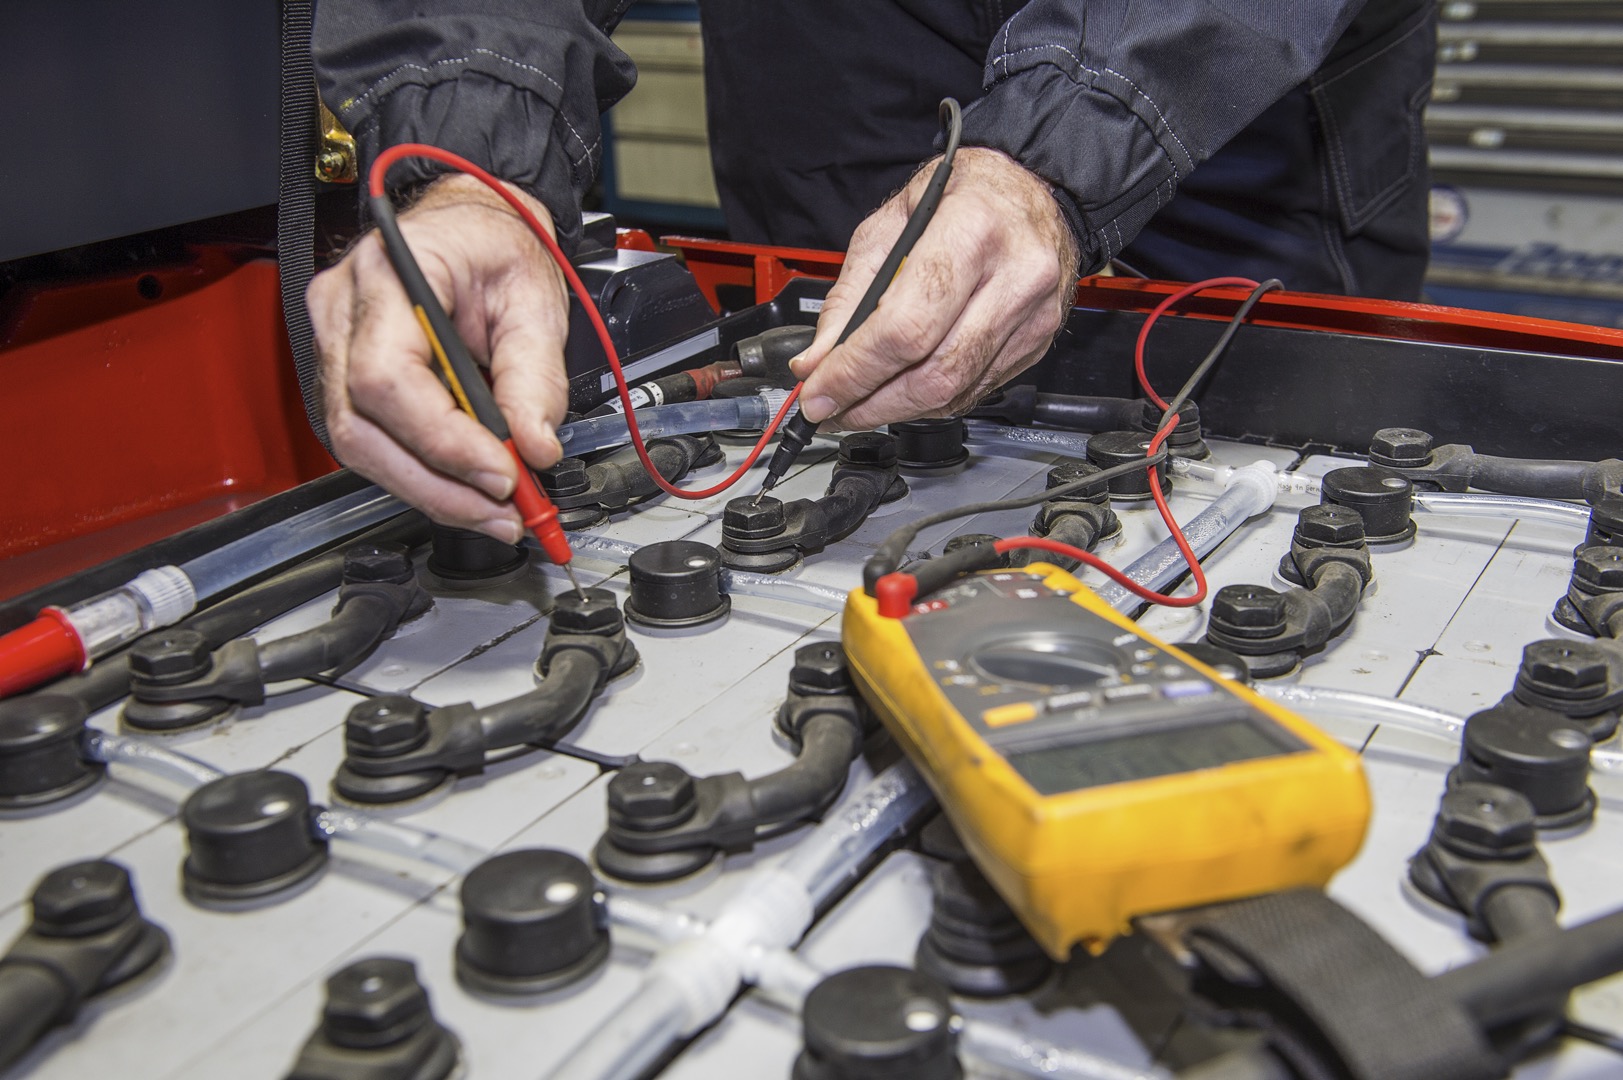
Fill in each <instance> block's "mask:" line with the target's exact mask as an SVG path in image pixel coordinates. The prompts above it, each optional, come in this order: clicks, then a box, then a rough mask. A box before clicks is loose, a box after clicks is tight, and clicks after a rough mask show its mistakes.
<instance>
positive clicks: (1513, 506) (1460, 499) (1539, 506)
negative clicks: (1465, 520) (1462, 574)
mask: <svg viewBox="0 0 1623 1080" xmlns="http://www.w3.org/2000/svg"><path fill="white" fill-rule="evenodd" d="M1414 508H1415V509H1416V510H1423V511H1425V512H1426V513H1428V514H1454V515H1458V516H1462V517H1497V518H1512V517H1514V518H1528V519H1531V520H1534V521H1550V522H1554V523H1556V524H1558V525H1572V526H1574V527H1576V528H1579V529H1586V528H1588V527H1589V507H1588V506H1586V505H1585V504H1583V503H1570V502H1562V501H1560V500H1559V499H1528V498H1524V497H1522V496H1519V495H1492V494H1489V493H1487V492H1463V491H1417V492H1415V494H1414Z"/></svg>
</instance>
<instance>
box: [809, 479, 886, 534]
mask: <svg viewBox="0 0 1623 1080" xmlns="http://www.w3.org/2000/svg"><path fill="white" fill-rule="evenodd" d="M890 482H891V477H890V476H889V475H888V474H886V473H882V472H867V471H862V472H854V471H853V472H847V473H843V474H841V475H839V476H837V477H836V478H835V480H834V484H833V486H832V487H830V488H829V490H828V494H826V495H824V496H823V497H822V498H821V499H818V500H816V501H815V502H813V503H812V504H811V505H810V506H808V507H807V508H806V529H805V531H806V532H808V533H821V534H822V536H823V537H824V542H825V543H830V544H832V543H833V542H834V541H836V540H842V539H844V538H845V537H847V536H850V535H851V534H852V533H854V532H856V531H857V530H858V529H859V528H861V527H862V523H863V522H864V521H867V520H868V515H869V514H871V513H873V512H874V508H875V507H877V506H878V505H879V500H880V499H883V498H884V497H885V492H886V491H887V490H888V489H889V488H890Z"/></svg>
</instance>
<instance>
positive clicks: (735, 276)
mask: <svg viewBox="0 0 1623 1080" xmlns="http://www.w3.org/2000/svg"><path fill="white" fill-rule="evenodd" d="M661 243H663V244H665V245H666V246H668V247H671V248H674V249H675V250H677V251H679V252H681V253H682V255H683V257H684V258H685V259H686V260H687V265H688V269H689V270H691V271H692V272H693V275H694V277H695V278H697V279H698V281H699V287H700V289H701V290H702V291H703V292H704V294H705V296H706V298H707V299H709V301H710V303H711V304H712V305H713V306H714V307H716V308H717V310H720V308H721V304H720V302H719V301H718V299H717V295H716V286H717V285H732V286H745V287H749V288H753V289H754V290H755V301H756V302H757V303H765V302H766V301H768V300H770V299H772V297H774V296H776V295H777V294H778V292H779V291H780V290H781V289H782V288H783V287H784V286H785V285H787V284H788V283H789V282H790V281H791V280H792V279H794V278H797V277H817V278H833V277H835V276H837V275H838V274H839V270H840V265H841V263H842V261H843V257H842V256H841V255H838V254H835V253H830V252H822V251H810V250H807V249H805V248H777V247H767V246H762V245H755V244H735V243H731V242H729V241H724V240H705V239H700V238H695V237H686V236H667V237H663V238H662V239H661ZM1181 287H1182V285H1181V284H1180V283H1176V282H1168V281H1143V280H1139V279H1137V278H1121V277H1088V278H1083V279H1082V280H1081V281H1080V282H1078V283H1077V287H1076V303H1077V306H1078V307H1084V308H1099V309H1105V310H1110V311H1131V312H1142V313H1144V314H1148V313H1149V312H1150V310H1151V309H1153V308H1154V307H1155V305H1156V304H1158V303H1160V302H1161V301H1162V300H1163V299H1165V298H1166V297H1167V296H1170V295H1171V294H1172V293H1174V292H1176V291H1177V290H1178V289H1179V288H1181ZM1245 295H1246V290H1244V289H1233V288H1231V289H1212V290H1210V291H1208V292H1204V293H1202V294H1200V295H1199V296H1197V297H1191V298H1190V299H1189V300H1188V301H1186V302H1183V303H1180V304H1179V305H1178V306H1177V308H1176V309H1174V310H1175V313H1176V314H1178V315H1186V316H1195V317H1200V318H1212V319H1227V318H1228V317H1229V316H1230V315H1232V314H1233V312H1234V305H1235V304H1236V303H1237V302H1239V301H1240V300H1242V299H1244V298H1245ZM1249 321H1251V322H1253V323H1258V324H1261V325H1265V326H1280V327H1288V328H1292V329H1298V330H1319V331H1331V332H1334V333H1342V334H1361V335H1365V336H1371V337H1384V338H1399V339H1402V340H1406V341H1425V342H1431V343H1434V344H1439V345H1468V346H1477V347H1480V348H1495V349H1523V350H1527V351H1531V352H1543V353H1551V354H1554V355H1558V356H1576V357H1600V358H1607V359H1623V330H1611V329H1606V328H1604V327H1597V326H1583V325H1580V324H1577V323H1564V322H1555V321H1552V320H1549V319H1529V318H1524V317H1522V316H1518V315H1505V314H1501V313H1499V312H1493V311H1471V310H1467V309H1464V308H1448V307H1438V306H1436V305H1433V304H1407V303H1400V302H1398V301H1394V300H1370V299H1365V298H1363V297H1356V296H1324V295H1319V294H1317V293H1293V292H1275V293H1270V294H1268V295H1267V296H1265V297H1264V298H1263V299H1262V300H1261V301H1260V302H1259V303H1258V304H1257V306H1256V308H1255V309H1254V311H1253V312H1252V315H1251V318H1250V320H1249Z"/></svg>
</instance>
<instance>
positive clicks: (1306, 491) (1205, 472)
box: [1167, 457, 1324, 498]
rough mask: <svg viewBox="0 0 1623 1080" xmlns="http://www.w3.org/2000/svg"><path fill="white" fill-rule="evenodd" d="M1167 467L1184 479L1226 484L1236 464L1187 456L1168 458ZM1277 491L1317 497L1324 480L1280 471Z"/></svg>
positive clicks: (1285, 493) (1231, 476)
mask: <svg viewBox="0 0 1623 1080" xmlns="http://www.w3.org/2000/svg"><path fill="white" fill-rule="evenodd" d="M1167 468H1169V469H1171V470H1172V475H1173V476H1181V477H1183V478H1184V479H1186V480H1197V481H1204V482H1206V483H1210V484H1221V485H1223V486H1224V487H1227V486H1228V483H1229V481H1230V480H1232V479H1233V478H1234V473H1235V471H1236V469H1237V468H1238V466H1234V465H1218V464H1216V463H1215V462H1211V461H1193V460H1191V459H1189V458H1181V457H1175V458H1168V459H1167ZM1277 483H1278V484H1279V493H1280V494H1281V495H1311V496H1313V497H1314V498H1317V497H1318V496H1319V495H1320V494H1321V493H1322V492H1323V491H1324V481H1323V480H1322V479H1321V478H1320V477H1317V476H1304V475H1302V474H1301V473H1295V472H1282V473H1279V474H1278V476H1277Z"/></svg>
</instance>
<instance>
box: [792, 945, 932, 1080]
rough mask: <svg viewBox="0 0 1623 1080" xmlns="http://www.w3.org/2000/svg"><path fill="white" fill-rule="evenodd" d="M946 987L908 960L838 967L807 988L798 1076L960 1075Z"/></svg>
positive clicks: (925, 1078) (899, 1078)
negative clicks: (903, 964)
mask: <svg viewBox="0 0 1623 1080" xmlns="http://www.w3.org/2000/svg"><path fill="white" fill-rule="evenodd" d="M958 1026H959V1025H958V1021H957V1018H956V1017H955V1016H954V1014H953V1011H952V1004H951V1002H950V1000H949V998H948V992H947V988H946V987H945V986H943V985H942V984H941V983H940V982H938V981H937V980H935V979H932V978H930V977H928V976H926V975H921V974H919V973H918V972H916V971H909V970H908V969H907V968H901V967H889V966H883V965H874V966H870V967H858V968H849V969H847V970H845V971H840V972H836V973H835V974H833V975H830V976H829V977H828V978H826V979H824V980H823V981H822V982H820V983H818V984H817V985H816V986H815V987H813V988H812V991H811V993H809V994H807V995H806V1003H805V1006H804V1008H803V1009H802V1011H801V1031H802V1035H803V1038H804V1040H805V1050H804V1052H803V1053H801V1055H800V1057H799V1058H798V1059H797V1060H796V1061H795V1067H794V1074H793V1075H794V1080H891V1078H895V1080H957V1078H958V1077H960V1076H961V1075H962V1071H961V1070H960V1068H959V1065H958V1058H957V1046H958V1034H957V1030H958Z"/></svg>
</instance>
